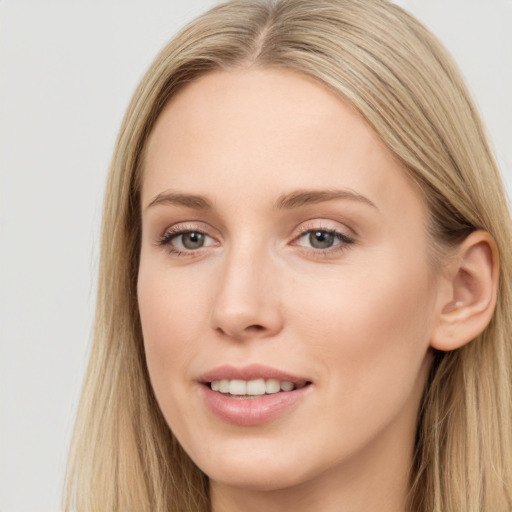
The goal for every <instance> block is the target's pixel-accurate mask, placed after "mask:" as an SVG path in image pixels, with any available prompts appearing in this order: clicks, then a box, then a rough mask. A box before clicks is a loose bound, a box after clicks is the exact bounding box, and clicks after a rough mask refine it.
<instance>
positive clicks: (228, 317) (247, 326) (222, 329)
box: [212, 296, 282, 339]
mask: <svg viewBox="0 0 512 512" xmlns="http://www.w3.org/2000/svg"><path fill="white" fill-rule="evenodd" d="M251 299H252V301H251V302H252V303H251V302H249V301H247V300H245V301H238V302H236V304H235V305H236V306H237V307H236V308H230V307H229V305H228V304H227V303H226V301H224V302H222V303H220V302H219V303H217V304H216V307H215V308H214V310H213V314H212V327H213V328H214V329H215V330H216V331H217V332H218V333H220V334H222V335H224V336H228V337H230V338H233V339H247V338H266V337H271V336H273V335H275V334H276V333H277V332H279V330H280V329H281V325H282V322H281V320H280V318H279V313H278V311H276V310H274V311H271V309H270V308H268V309H267V307H266V305H264V304H260V307H258V304H257V300H258V298H257V297H255V296H253V297H251ZM233 300H236V299H234V298H233ZM262 306H263V307H262Z"/></svg>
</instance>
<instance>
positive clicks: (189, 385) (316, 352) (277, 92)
mask: <svg viewBox="0 0 512 512" xmlns="http://www.w3.org/2000/svg"><path fill="white" fill-rule="evenodd" d="M142 219H143V220H142V223H143V235H142V249H141V260H140V269H139V277H138V299H139V306H140V315H141V320H142V328H143V335H144V344H145V350H146V355H147V364H148V368H149V374H150V377H151V383H152V386H153V388H154V391H155V394H156V397H157V400H158V403H159V405H160V407H161V410H162V412H163V414H164V416H165V418H166V420H167V422H168V424H169V426H170V428H171V429H172V431H173V432H174V434H175V435H176V437H177V438H178V440H179V441H180V443H181V445H182V446H183V447H184V449H185V450H186V451H187V453H188V454H189V455H190V457H191V458H192V459H193V460H194V461H195V462H196V464H197V465H198V466H199V467H200V468H201V469H202V470H203V471H204V472H205V473H206V474H207V475H209V477H210V478H211V481H212V482H213V485H219V486H220V485H222V486H227V487H229V486H233V487H242V488H250V489H256V490H257V489H260V490H264V489H265V490H270V489H280V488H284V487H290V486H294V485H297V484H301V483H302V484H303V483H305V482H312V481H315V480H318V479H322V478H324V479H325V478H331V477H334V479H333V481H336V482H337V483H338V484H339V482H340V481H341V480H340V478H341V479H342V478H348V479H351V478H352V479H353V478H356V477H357V476H358V475H363V474H366V475H367V474H369V473H372V472H375V471H381V473H382V471H383V470H386V471H387V472H388V473H390V474H393V472H395V471H402V473H403V472H406V471H407V469H408V464H409V462H410V458H411V456H412V447H413V443H414V435H415V425H416V415H417V411H418V406H419V401H420V397H421V393H422V390H423V387H424V383H425V379H426V375H427V373H428V368H429V365H430V360H431V359H430V351H429V339H430V334H431V332H432V330H433V328H434V325H433V324H434V318H435V315H434V310H435V303H436V292H437V287H438V278H437V276H436V273H435V272H434V270H433V269H432V267H431V266H430V265H429V258H428V254H429V246H428V238H427V236H426V227H425V225H426V211H425V207H424V204H423V202H422V200H421V197H420V195H419V193H418V192H417V190H416V189H415V188H414V187H413V186H412V185H411V183H410V181H409V180H408V179H407V178H406V177H405V173H404V170H403V169H402V168H401V166H400V164H399V163H398V162H397V161H396V160H395V159H394V158H393V156H392V154H391V153H390V151H389V150H388V149H387V148H386V147H385V145H384V144H383V143H382V142H381V140H380V139H379V138H378V137H377V136H376V134H375V133H374V132H373V131H372V130H371V129H370V128H369V126H368V125H367V124H366V122H365V121H364V120H363V119H362V117H361V116H360V115H358V114H357V113H356V112H355V111H354V110H353V109H352V108H350V107H349V106H348V105H347V104H346V103H344V102H343V101H341V100H340V99H339V98H338V97H337V96H336V95H335V94H333V93H332V92H330V91H329V90H327V89H326V88H325V87H324V86H322V85H320V84H319V83H318V82H316V81H314V80H312V79H310V78H307V77H303V76H301V75H298V74H295V73H292V72H287V71H282V70H266V69H261V68H260V69H251V70H243V71H232V72H227V71H222V72H221V71H218V72H214V73H210V74H208V75H205V76H203V77H202V78H200V79H198V80H197V81H196V82H194V83H192V84H190V85H188V86H187V87H186V88H185V89H184V90H182V91H181V92H180V93H179V94H178V95H177V96H175V97H174V98H173V99H172V101H171V102H170V103H169V104H168V105H167V107H166V108H165V110H164V111H163V113H162V114H161V116H160V117H159V119H158V122H157V124H156V126H155V128H154V130H153V132H152V134H151V137H150V139H149V143H148V146H147V152H146V156H145V174H144V180H143V189H142ZM212 382H213V384H212ZM212 387H213V389H212ZM291 388H292V389H291ZM381 476H382V475H381Z"/></svg>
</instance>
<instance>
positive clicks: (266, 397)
mask: <svg viewBox="0 0 512 512" xmlns="http://www.w3.org/2000/svg"><path fill="white" fill-rule="evenodd" d="M200 384H202V385H201V386H200V387H199V389H200V391H201V395H202V397H203V400H204V403H205V405H206V407H207V409H208V410H209V411H210V412H211V413H213V414H214V415H215V416H216V417H217V419H220V420H221V421H223V422H226V423H231V424H233V425H240V426H257V425H262V424H265V423H267V422H270V421H273V420H276V419H278V418H280V417H282V416H284V415H285V414H286V413H287V411H290V410H293V409H294V408H295V407H298V406H299V404H300V403H302V402H303V401H304V400H305V399H306V397H307V396H308V395H309V394H310V392H311V390H312V389H313V388H314V386H313V385H312V382H311V381H310V380H308V379H305V378H302V377H297V376H294V375H292V374H289V373H285V372H282V371H281V370H277V369H274V368H271V367H267V366H262V365H256V364H255V365H250V366H246V367H236V366H231V365H225V366H222V367H219V368H216V369H214V370H212V371H210V372H208V373H206V374H205V375H203V376H202V378H201V379H200Z"/></svg>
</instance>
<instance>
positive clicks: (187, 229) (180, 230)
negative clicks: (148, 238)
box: [155, 221, 219, 257]
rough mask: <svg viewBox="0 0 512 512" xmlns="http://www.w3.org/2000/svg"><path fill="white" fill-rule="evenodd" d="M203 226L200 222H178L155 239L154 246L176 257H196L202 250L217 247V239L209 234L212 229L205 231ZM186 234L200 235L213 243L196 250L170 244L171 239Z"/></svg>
mask: <svg viewBox="0 0 512 512" xmlns="http://www.w3.org/2000/svg"><path fill="white" fill-rule="evenodd" d="M204 226H205V224H204V223H201V222H186V221H185V222H178V223H176V224H173V225H171V226H168V227H166V228H165V230H164V231H163V233H162V234H161V235H160V236H159V237H158V238H157V240H156V242H155V245H157V246H160V247H163V248H164V249H165V250H166V251H168V252H169V253H171V254H174V255H176V256H189V257H190V256H197V255H198V254H199V253H201V252H202V251H203V250H204V249H208V248H209V247H212V246H218V245H219V242H218V240H217V237H215V236H214V235H213V234H211V231H213V230H212V229H208V228H206V229H205V227H204ZM186 233H200V234H202V235H204V236H205V237H208V238H209V239H211V240H213V241H214V242H215V243H213V244H212V243H210V244H208V245H205V246H202V247H199V248H197V249H186V248H180V247H179V246H175V245H173V244H172V241H173V239H175V238H177V237H179V236H180V235H184V234H186Z"/></svg>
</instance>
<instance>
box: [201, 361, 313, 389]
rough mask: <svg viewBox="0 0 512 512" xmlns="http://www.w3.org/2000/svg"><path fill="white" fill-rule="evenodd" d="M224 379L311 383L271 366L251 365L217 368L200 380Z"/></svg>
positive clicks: (207, 381) (203, 381)
mask: <svg viewBox="0 0 512 512" xmlns="http://www.w3.org/2000/svg"><path fill="white" fill-rule="evenodd" d="M222 379H228V380H232V379H241V380H253V379H277V380H279V381H287V382H293V383H294V384H296V385H301V384H305V383H306V382H309V379H307V378H303V377H298V376H296V375H292V374H290V373H286V372H283V371H281V370H277V369H276V368H271V367H270V366H263V365H261V364H251V365H249V366H243V367H238V366H233V365H229V364H227V365H224V366H219V367H218V368H215V369H213V370H211V371H209V372H207V373H205V374H204V375H202V376H201V377H200V378H199V382H202V383H209V382H212V381H214V380H222Z"/></svg>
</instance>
